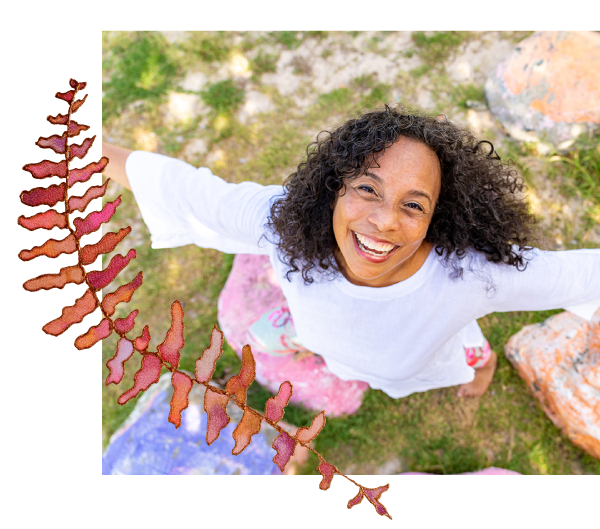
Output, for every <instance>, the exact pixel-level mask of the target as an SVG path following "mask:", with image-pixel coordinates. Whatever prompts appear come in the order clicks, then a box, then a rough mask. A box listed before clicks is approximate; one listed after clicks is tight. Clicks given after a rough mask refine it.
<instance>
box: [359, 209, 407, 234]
mask: <svg viewBox="0 0 600 529" xmlns="http://www.w3.org/2000/svg"><path fill="white" fill-rule="evenodd" d="M367 220H368V221H369V222H370V223H371V224H373V225H374V226H375V227H376V228H377V229H378V230H379V231H381V232H383V231H390V230H397V229H399V228H400V218H399V212H398V211H396V210H395V208H394V207H393V206H388V205H381V204H380V205H379V206H378V207H377V209H376V210H375V211H373V212H372V213H371V214H370V215H369V216H368V217H367Z"/></svg>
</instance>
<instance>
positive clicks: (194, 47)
mask: <svg viewBox="0 0 600 529" xmlns="http://www.w3.org/2000/svg"><path fill="white" fill-rule="evenodd" d="M182 48H183V49H184V50H185V51H186V52H187V53H188V54H190V55H191V56H192V58H193V59H195V60H196V61H197V60H200V61H202V62H205V63H213V62H220V61H224V60H225V59H227V57H229V54H230V53H231V51H232V50H233V44H232V39H231V34H230V33H227V32H224V31H200V32H196V31H194V32H191V34H190V37H189V38H188V39H187V40H186V41H185V42H184V44H183V45H182Z"/></svg>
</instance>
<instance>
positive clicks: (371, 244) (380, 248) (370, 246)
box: [354, 232, 395, 252]
mask: <svg viewBox="0 0 600 529" xmlns="http://www.w3.org/2000/svg"><path fill="white" fill-rule="evenodd" d="M354 233H356V232H354ZM356 238H357V239H358V241H359V242H360V243H361V245H362V246H364V247H365V248H366V249H367V250H375V251H377V252H389V251H390V250H393V249H394V247H395V245H394V244H385V243H380V242H375V241H374V240H372V239H368V238H367V237H365V236H364V235H361V234H360V233H356Z"/></svg>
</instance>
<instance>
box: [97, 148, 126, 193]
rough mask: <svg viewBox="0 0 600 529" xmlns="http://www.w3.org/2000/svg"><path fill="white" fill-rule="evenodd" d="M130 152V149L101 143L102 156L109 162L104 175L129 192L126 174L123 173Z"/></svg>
mask: <svg viewBox="0 0 600 529" xmlns="http://www.w3.org/2000/svg"><path fill="white" fill-rule="evenodd" d="M132 152H133V151H132V150H130V149H124V148H123V147H117V146H116V145H112V144H110V143H106V142H105V141H103V142H102V156H106V157H107V158H108V160H109V163H108V165H107V166H106V169H104V175H105V176H107V177H108V178H110V179H111V180H113V181H114V182H117V183H119V184H121V185H122V186H123V187H126V188H127V189H129V191H131V185H129V180H128V179H127V173H126V172H125V162H126V161H127V157H128V156H129V155H130V154H131V153H132Z"/></svg>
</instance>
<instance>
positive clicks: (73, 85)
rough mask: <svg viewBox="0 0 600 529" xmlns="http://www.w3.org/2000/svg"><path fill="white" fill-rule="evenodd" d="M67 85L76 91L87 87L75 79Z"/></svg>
mask: <svg viewBox="0 0 600 529" xmlns="http://www.w3.org/2000/svg"><path fill="white" fill-rule="evenodd" d="M69 85H70V86H71V88H75V89H77V90H83V89H84V88H85V87H86V86H87V83H79V82H77V81H76V80H75V79H70V80H69Z"/></svg>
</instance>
